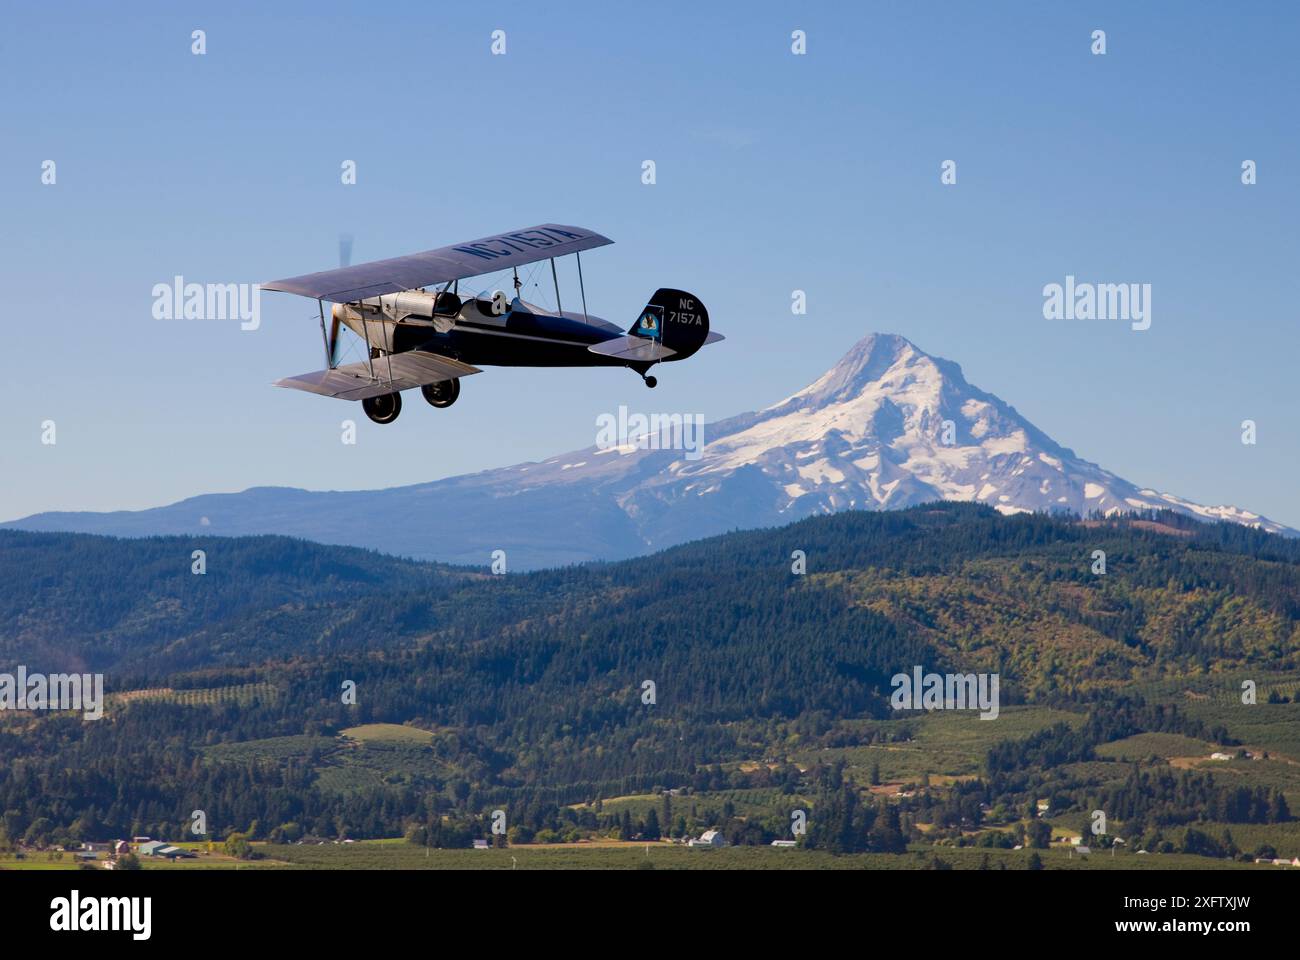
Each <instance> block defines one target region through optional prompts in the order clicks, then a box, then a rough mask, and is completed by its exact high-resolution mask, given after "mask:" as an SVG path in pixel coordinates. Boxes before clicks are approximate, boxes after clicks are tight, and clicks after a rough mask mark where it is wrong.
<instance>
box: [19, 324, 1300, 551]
mask: <svg viewBox="0 0 1300 960" xmlns="http://www.w3.org/2000/svg"><path fill="white" fill-rule="evenodd" d="M704 440H705V441H706V442H705V444H704V445H703V448H702V450H699V451H698V452H699V454H700V455H699V456H698V458H694V457H692V456H687V455H686V454H685V453H684V452H683V451H682V450H681V449H677V450H671V449H654V448H653V445H650V446H649V447H648V448H645V449H642V445H638V444H636V443H627V444H624V445H623V446H621V447H619V446H606V447H603V448H602V447H589V448H587V449H585V450H579V451H575V452H573V453H569V454H565V455H563V456H559V457H554V458H552V459H549V460H546V461H543V462H541V463H525V464H519V465H517V466H512V467H504V468H500V469H497V470H489V471H485V472H482V473H477V474H470V475H465V476H461V477H452V478H449V479H446V480H438V481H434V482H432V483H425V484H417V485H414V486H408V487H396V488H391V489H388V490H373V491H359V492H351V493H340V492H328V493H326V492H322V493H314V492H308V491H302V490H291V489H276V488H257V489H254V490H248V491H245V492H243V493H240V494H225V495H210V496H206V497H196V498H192V499H191V500H186V501H182V502H181V503H177V504H173V505H171V506H167V507H161V508H157V509H153V510H144V511H138V512H135V513H109V514H92V513H63V514H38V515H36V516H34V517H28V518H26V519H25V520H20V521H15V522H14V523H12V524H8V526H15V527H22V528H24V529H32V530H78V531H83V532H94V533H112V534H118V535H126V536H139V535H146V534H160V533H198V532H202V533H206V534H226V535H235V534H249V533H283V534H289V535H293V536H301V537H305V538H307V539H312V540H318V541H321V542H326V543H342V544H351V545H356V546H365V547H373V548H375V549H380V550H385V551H388V552H393V553H400V554H405V555H410V556H416V557H426V558H431V559H438V560H446V561H451V562H463V563H478V564H483V563H487V562H488V558H489V557H490V555H491V552H492V551H493V550H496V549H504V550H506V552H507V556H508V557H509V558H510V563H511V566H512V568H513V569H522V568H528V567H536V566H545V565H553V564H558V563H569V562H576V561H581V560H588V559H617V558H621V557H626V556H632V555H635V554H638V553H644V552H647V551H648V550H652V549H658V548H661V547H665V546H669V545H672V544H675V543H681V542H683V541H686V540H691V539H696V538H699V537H704V536H709V535H712V534H715V533H722V532H725V531H727V530H733V529H737V528H748V527H758V526H769V525H773V524H780V523H786V522H789V521H792V520H795V519H799V518H801V517H805V516H809V515H811V514H815V513H829V512H833V511H837V510H854V509H857V510H884V509H897V508H900V507H906V506H911V505H914V504H917V503H924V502H927V501H933V500H961V501H973V502H978V503H983V504H987V505H989V506H991V507H993V508H995V509H997V510H999V511H1000V512H1002V513H1004V514H1014V513H1020V512H1025V511H1065V512H1070V513H1074V514H1078V515H1086V514H1089V513H1093V512H1101V513H1103V514H1115V513H1121V512H1129V511H1133V510H1145V509H1154V508H1166V509H1170V510H1174V511H1177V512H1179V513H1183V514H1188V515H1191V516H1195V517H1199V518H1201V519H1205V520H1228V521H1232V522H1235V523H1241V524H1245V525H1247V526H1251V527H1258V528H1260V529H1264V530H1268V531H1270V532H1274V533H1286V534H1293V533H1294V531H1291V530H1290V529H1289V528H1287V527H1284V526H1283V525H1281V524H1279V523H1276V522H1274V521H1271V520H1268V519H1267V518H1265V517H1262V516H1259V515H1258V514H1253V513H1249V512H1247V511H1244V510H1240V509H1238V508H1236V507H1230V506H1219V507H1205V506H1200V505H1198V504H1194V503H1191V502H1189V501H1186V500H1183V499H1181V498H1178V497H1175V496H1172V495H1170V494H1165V493H1158V492H1156V491H1154V490H1149V489H1144V488H1140V487H1137V486H1135V485H1134V484H1132V483H1129V482H1128V481H1127V480H1124V479H1122V478H1120V477H1117V476H1115V475H1114V474H1113V473H1111V472H1109V471H1107V470H1104V469H1102V468H1101V467H1099V466H1097V465H1096V464H1094V463H1090V462H1088V461H1086V460H1082V459H1080V458H1079V457H1077V456H1076V455H1075V454H1074V452H1073V451H1072V450H1069V449H1067V448H1065V447H1062V446H1060V445H1059V444H1058V443H1056V442H1055V441H1054V440H1052V439H1051V438H1050V437H1048V436H1047V435H1046V434H1044V433H1043V432H1042V431H1041V430H1039V429H1038V428H1037V427H1035V426H1034V425H1033V424H1032V423H1030V422H1029V421H1028V420H1026V419H1025V418H1024V417H1022V416H1021V415H1020V414H1019V413H1017V412H1016V410H1015V408H1014V407H1012V406H1010V405H1008V404H1007V403H1005V402H1003V401H1002V400H1000V399H998V398H997V397H996V396H994V395H992V394H990V393H985V392H984V391H982V390H980V389H978V388H977V387H974V386H972V385H970V384H969V383H967V382H966V379H965V377H964V376H963V375H962V372H961V368H960V367H958V366H957V365H956V364H955V363H951V362H950V361H947V360H943V359H940V358H937V357H932V356H930V355H928V354H926V353H924V352H923V351H921V350H919V349H918V348H917V347H916V346H914V345H913V344H912V343H911V342H909V341H908V340H906V339H904V338H903V337H899V336H894V335H888V334H878V335H873V336H868V337H866V338H865V339H863V340H861V341H859V342H858V343H857V344H856V345H854V347H853V348H852V349H851V350H850V351H849V352H848V353H847V354H845V356H844V357H843V358H842V359H841V360H840V362H839V363H837V364H836V365H835V366H834V367H832V368H831V369H830V370H828V371H827V372H826V373H825V374H824V375H823V376H822V377H820V378H819V379H818V380H817V381H816V382H814V383H812V384H810V385H809V386H807V387H805V388H804V389H803V390H800V391H799V392H798V393H796V394H794V395H793V396H791V397H787V398H786V399H784V400H782V401H781V402H779V403H777V404H775V405H773V406H771V407H768V408H766V409H764V410H760V411H757V412H754V413H745V414H741V415H739V416H736V417H732V418H730V419H728V420H723V421H721V422H719V423H716V424H712V425H706V426H705V429H704Z"/></svg>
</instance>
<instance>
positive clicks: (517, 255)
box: [262, 223, 614, 303]
mask: <svg viewBox="0 0 1300 960" xmlns="http://www.w3.org/2000/svg"><path fill="white" fill-rule="evenodd" d="M613 242H614V241H613V240H611V239H609V238H608V237H603V236H601V235H600V234H599V233H596V232H595V231H593V230H588V229H586V228H585V227H570V226H566V225H564V224H560V223H544V224H541V225H540V226H536V227H529V228H527V229H526V230H515V231H513V232H511V233H499V234H497V235H496V236H493V237H484V238H483V239H482V240H471V241H470V242H469V243H458V244H455V245H454V246H450V247H439V248H438V249H437V250H426V251H425V252H424V253H412V254H409V255H407V256H405V257H393V258H392V259H391V260H375V261H373V262H371V263H359V264H356V265H355V266H351V267H340V268H339V269H337V270H322V271H321V272H320V273H309V274H306V275H305V276H301V277H290V278H288V279H287V280H272V281H271V282H270V283H264V284H262V289H263V290H283V291H285V292H286V293H296V294H299V295H300V296H304V297H311V298H312V299H313V300H329V301H330V302H331V303H352V302H354V301H356V300H365V299H367V298H369V297H378V296H380V295H382V294H385V293H400V292H401V291H403V290H414V289H416V288H417V287H424V286H431V285H433V284H436V283H447V282H448V281H451V280H461V279H464V278H465V277H477V276H480V275H481V274H485V273H495V272H496V271H497V270H505V269H509V268H510V267H519V266H523V265H524V264H526V263H533V262H535V261H537V260H546V259H548V258H550V257H563V256H566V255H567V254H570V253H578V252H580V251H582V250H590V249H591V248H592V247H603V246H605V244H607V243H613Z"/></svg>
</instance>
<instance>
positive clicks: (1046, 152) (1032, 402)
mask: <svg viewBox="0 0 1300 960" xmlns="http://www.w3.org/2000/svg"><path fill="white" fill-rule="evenodd" d="M6 24H7V25H6V31H5V33H4V35H3V37H0V54H3V57H4V61H5V64H6V70H5V71H4V75H3V77H2V78H0V84H2V85H3V88H2V92H0V135H2V136H3V141H4V149H3V150H2V151H0V218H2V220H0V222H3V225H4V230H5V233H6V237H7V239H6V243H5V246H4V253H3V258H0V279H3V287H4V290H5V295H6V300H7V303H6V307H5V312H6V315H7V316H6V323H5V332H6V333H7V337H6V341H7V343H6V352H7V363H6V364H5V371H6V375H5V376H4V377H3V379H0V404H3V410H4V413H3V415H2V416H0V476H2V477H3V481H0V491H2V493H3V496H2V497H0V519H12V518H15V517H19V516H23V515H26V514H29V513H32V512H36V511H40V510H51V509H97V510H98V509H124V508H139V507H144V506H152V505H157V504H161V503H166V502H171V501H173V500H177V499H181V498H183V497H185V496H189V495H193V494H197V493H206V492H215V491H229V490H239V489H243V488H245V487H249V486H259V485H292V486H303V487H308V488H313V489H355V488H369V487H383V486H393V485H398V484H405V483H414V482H420V481H425V480H431V479H436V478H438V477H443V476H449V475H452V474H458V473H464V472H469V471H474V470H480V469H485V468H489V467H493V466H500V465H505V464H509V463H515V462H518V461H521V460H527V459H538V458H541V457H545V456H549V455H551V454H554V453H558V452H562V451H566V450H570V449H574V448H578V447H583V446H586V445H589V444H591V443H592V442H594V436H595V418H596V417H597V415H599V414H600V413H602V412H606V411H611V410H616V409H617V408H618V405H619V404H622V403H626V404H629V405H631V406H633V408H635V409H654V410H665V411H680V412H699V413H703V414H704V415H705V417H706V419H709V420H712V419H717V418H721V417H724V416H727V415H730V414H733V413H736V412H740V411H742V410H748V409H754V408H758V407H762V406H766V405H768V404H770V403H773V402H775V401H777V400H779V399H781V398H782V397H784V396H787V395H788V394H790V393H792V392H794V391H795V390H797V389H799V388H801V387H802V386H804V385H805V384H806V383H808V382H810V381H811V380H813V379H815V378H816V377H817V376H818V375H820V373H822V372H823V371H824V370H825V369H826V368H827V367H829V366H831V365H832V364H833V363H834V362H835V361H836V360H837V359H838V358H839V357H840V356H841V355H842V354H843V353H844V352H845V351H847V350H848V348H849V347H850V346H851V345H852V344H853V343H854V342H855V341H856V340H857V339H859V338H860V337H862V336H864V335H866V334H868V333H871V332H893V333H900V334H903V335H904V336H907V337H908V338H910V339H911V340H913V341H914V342H915V343H916V344H918V345H919V346H920V347H921V348H923V349H925V350H927V351H929V352H931V353H934V354H937V355H939V356H943V357H947V358H949V359H952V360H955V361H957V362H958V363H960V364H961V365H962V367H963V369H964V371H965V373H966V375H967V378H968V379H969V380H971V382H973V383H975V384H976V385H978V386H980V387H982V388H984V389H986V390H989V391H991V392H993V393H996V394H997V395H999V396H1001V397H1002V398H1003V399H1005V400H1007V401H1008V402H1010V403H1012V404H1013V405H1015V406H1016V407H1017V408H1018V409H1019V410H1020V411H1021V412H1022V413H1023V414H1025V415H1026V416H1027V417H1029V418H1030V419H1031V420H1032V421H1034V422H1035V423H1036V424H1037V425H1038V426H1040V427H1041V428H1042V429H1044V430H1045V431H1046V432H1047V433H1049V434H1050V435H1052V436H1053V437H1054V438H1055V439H1056V440H1058V441H1059V442H1061V443H1063V444H1064V445H1066V446H1069V447H1072V448H1073V449H1074V450H1075V451H1076V452H1077V453H1079V454H1080V455H1081V456H1083V457H1086V458H1087V459H1090V460H1094V461H1097V462H1099V463H1101V464H1102V465H1103V466H1105V467H1106V468H1108V469H1110V470H1112V471H1114V472H1116V473H1118V474H1119V475H1121V476H1123V477H1125V478H1126V479H1129V480H1132V481H1133V482H1135V483H1138V484H1142V485H1146V486H1153V487H1156V488H1159V489H1162V490H1167V491H1169V492H1173V493H1176V494H1178V495H1180V496H1183V497H1187V498H1189V499H1193V500H1196V501H1199V502H1203V503H1211V504H1218V503H1234V504H1237V505H1240V506H1242V507H1246V508H1248V509H1251V510H1255V511H1258V512H1262V513H1265V514H1267V515H1269V516H1271V517H1273V518H1274V519H1277V520H1280V521H1282V522H1284V523H1288V524H1290V525H1292V526H1297V527H1300V502H1297V500H1296V496H1295V493H1296V479H1295V478H1296V474H1297V467H1298V466H1300V437H1298V436H1297V426H1298V425H1300V423H1298V416H1300V415H1298V414H1297V401H1296V396H1297V392H1296V387H1295V383H1296V376H1295V367H1296V357H1297V356H1298V355H1300V349H1298V348H1300V323H1298V322H1297V321H1300V316H1298V315H1297V314H1298V313H1300V307H1298V306H1297V304H1300V296H1298V293H1300V290H1298V289H1297V288H1298V287H1300V271H1297V270H1296V267H1295V259H1296V252H1297V242H1296V223H1297V211H1298V210H1300V186H1298V185H1297V176H1296V174H1297V169H1300V149H1298V148H1300V123H1297V119H1298V117H1297V112H1298V111H1297V106H1296V96H1295V93H1296V91H1297V90H1298V89H1300V66H1297V61H1296V58H1295V56H1294V49H1295V44H1296V39H1297V33H1298V31H1297V27H1298V26H1300V14H1297V12H1296V8H1295V7H1293V6H1291V5H1287V4H1282V3H1259V4H1252V5H1249V6H1248V7H1246V8H1245V9H1237V8H1234V7H1233V6H1230V5H1226V4H1201V3H1187V2H1182V3H1143V4H1127V3H1125V4H1105V3H1089V4H1083V3H1070V4H1066V3H997V4H980V5H975V4H967V3H957V2H952V3H942V4H927V3H882V4H876V3H844V4H838V3H809V4H799V5H795V4H775V3H772V4H745V5H744V7H743V8H724V7H723V6H722V5H721V4H704V3H671V2H668V3H656V4H653V5H649V6H644V5H637V6H630V5H627V6H625V5H619V6H618V7H617V8H615V7H614V5H611V4H595V3H592V4H582V3H565V4H561V5H539V4H526V3H519V4H502V3H499V4H481V3H475V4H437V5H434V4H427V3H410V4H406V3H393V4H384V3H373V4H360V3H357V4H330V3H320V2H315V3H310V4H306V3H304V4H292V3H276V4H252V3H248V4H238V3H234V4H219V5H217V4H213V5H195V6H192V7H188V6H187V5H184V4H173V3H168V4H162V3H159V4H114V5H111V6H110V5H103V4H62V5H58V6H57V7H56V6H55V5H47V4H41V5H38V4H24V5H22V6H20V7H16V8H14V9H11V10H9V11H7V12H6ZM195 29H203V30H204V31H206V38H207V53H206V55H204V56H194V55H192V54H191V52H190V47H191V31H193V30H195ZM496 29H501V30H504V31H506V42H507V53H506V55H505V56H493V55H492V54H491V52H490V43H491V39H490V35H491V33H492V31H493V30H496ZM795 29H803V30H804V31H806V33H807V38H808V39H807V44H808V52H807V54H806V55H805V56H794V55H792V54H791V52H790V34H791V31H792V30H795ZM1095 29H1103V30H1105V31H1106V34H1107V53H1106V55H1105V56H1093V55H1092V54H1091V53H1090V49H1089V48H1090V43H1091V40H1090V34H1091V33H1092V31H1093V30H1095ZM50 159H52V160H54V161H55V162H56V164H57V183H56V184H55V185H53V186H47V185H43V184H42V183H41V164H42V162H43V161H45V160H50ZM646 159H653V160H654V161H655V162H656V165H657V183H656V184H655V185H653V186H646V185H643V184H642V183H641V176H640V175H641V164H642V161H643V160H646ZM947 159H952V160H955V161H956V162H957V174H958V179H957V184H956V185H955V186H951V187H948V186H942V185H941V184H940V182H939V168H940V164H941V162H942V161H944V160H947ZM1246 159H1250V160H1254V161H1256V163H1257V164H1258V180H1259V182H1258V184H1257V185H1255V186H1251V187H1245V186H1243V185H1242V184H1241V181H1240V171H1241V162H1242V161H1243V160H1246ZM344 160H355V161H356V164H357V183H356V185H355V186H344V185H343V184H341V182H340V164H341V163H342V162H343V161H344ZM545 221H557V222H561V223H573V224H581V225H585V226H589V227H591V228H594V229H596V230H599V231H601V232H603V233H605V234H607V235H608V236H610V237H612V238H613V239H614V240H615V241H616V244H615V245H614V246H612V247H607V248H604V249H602V250H599V251H594V252H593V253H591V254H590V255H589V256H588V257H584V261H583V263H584V268H585V273H586V285H587V300H588V304H589V306H590V309H591V311H592V312H593V313H597V314H599V315H601V316H604V317H606V318H607V319H610V320H612V321H614V322H616V323H618V324H619V325H620V326H624V325H627V324H630V323H631V321H632V320H633V319H634V318H635V315H636V312H637V311H638V310H639V308H640V307H641V305H642V304H643V303H644V302H645V300H646V298H647V296H648V295H649V294H650V293H651V292H652V291H653V290H654V289H655V288H656V287H657V286H660V285H670V286H678V287H682V288H685V289H688V290H691V291H693V292H695V293H697V294H698V295H699V296H700V297H701V298H703V299H704V300H705V302H706V303H707V304H708V305H709V308H710V312H711V316H712V322H713V326H714V328H715V329H718V330H720V331H722V332H724V333H725V334H726V335H727V337H728V340H727V342H726V343H725V344H723V345H721V346H719V347H713V348H710V349H709V350H707V351H704V352H702V353H701V354H700V355H699V356H698V357H696V358H694V359H693V360H691V361H690V362H687V363H682V364H675V365H671V366H668V367H665V368H663V370H662V371H661V373H660V378H659V379H660V386H659V388H658V389H657V390H656V391H655V392H654V393H653V394H651V393H649V392H648V391H646V390H645V388H644V387H643V386H642V385H641V384H640V381H639V380H638V379H637V378H636V377H635V376H633V375H631V374H630V373H628V372H626V371H616V370H576V371H545V370H512V369H500V368H489V369H488V370H487V372H485V373H484V374H482V375H480V376H476V377H473V378H471V379H468V380H466V381H465V383H464V390H463V392H462V395H461V398H460V401H459V402H458V403H457V405H456V406H455V407H454V408H452V409H449V410H441V411H436V410H433V409H431V408H428V407H427V406H426V405H425V404H423V403H417V402H414V401H417V400H418V397H415V396H412V397H411V401H412V402H410V403H408V409H407V411H406V412H405V414H404V416H403V417H402V418H401V419H400V420H399V421H398V422H397V423H396V424H393V425H391V426H388V427H379V426H376V425H373V424H371V423H370V422H369V421H367V420H366V419H365V418H364V417H363V416H362V415H361V411H360V409H359V407H358V406H356V405H349V404H346V403H344V402H342V401H332V400H327V399H324V398H319V397H314V396H310V395H307V394H299V393H296V392H291V391H283V390H276V389H273V388H272V387H271V386H270V383H271V382H272V381H273V380H275V379H278V378H279V377H282V376H286V375H292V374H298V373H304V372H307V371H310V370H315V369H318V368H319V367H320V366H321V347H320V333H319V329H318V327H317V325H316V319H315V316H314V309H315V305H314V303H310V302H308V301H304V300H301V299H298V298H295V297H292V296H289V295H286V294H272V293H268V294H265V295H264V296H263V309H262V323H261V328H260V329H259V330H257V331H251V332H249V331H242V330H240V328H239V324H238V323H237V322H232V321H225V322H222V321H181V320H177V321H160V320H155V319H154V318H153V316H152V315H151V307H152V296H151V291H152V288H153V286H154V284H156V283H160V282H164V283H165V282H169V281H170V279H171V278H172V277H173V276H174V275H176V274H180V275H183V276H184V277H185V278H186V279H187V280H190V281H197V282H214V283H227V282H256V281H265V280H270V279H273V278H278V277H286V276H293V275H296V274H300V273H305V272H309V271H313V270H318V269H325V268H328V267H332V266H333V265H334V261H335V258H336V255H337V254H336V248H337V241H338V237H339V234H340V233H349V234H351V235H352V236H353V238H354V260H355V261H357V262H360V261H364V260H370V259H378V258H381V257H387V256H394V255H398V254H402V253H408V252H413V251H416V250H423V249H427V248H429V247H434V246H441V245H443V244H447V243H452V242H456V241H461V240H467V239H472V238H476V237H479V236H483V235H486V234H490V233H495V232H499V231H503V230H508V229H513V228H516V227H522V226H526V225H531V224H534V223H539V222H545ZM1067 274H1072V275H1074V276H1076V277H1078V278H1079V279H1080V280H1092V281H1096V282H1140V283H1150V284H1151V285H1152V326H1151V329H1150V330H1147V331H1145V332H1134V331H1132V330H1130V329H1129V325H1128V324H1126V323H1123V322H1119V321H1048V320H1045V319H1044V318H1043V314H1042V300H1043V298H1042V288H1043V286H1044V285H1045V284H1048V283H1053V282H1063V281H1064V278H1065V276H1066V275H1067ZM794 289H802V290H805V291H806V292H807V296H808V313H807V315H805V316H795V315H792V314H791V311H790V297H791V291H792V290H794ZM566 306H567V304H566ZM345 418H353V419H355V420H356V421H357V423H358V429H359V433H360V436H359V440H358V443H357V444H356V445H355V446H346V445H344V444H342V443H340V440H339V437H340V426H339V425H340V422H341V421H342V420H343V419H345ZM1246 418H1250V419H1254V420H1255V421H1256V422H1257V423H1258V430H1259V442H1258V444H1257V445H1256V446H1253V447H1250V446H1244V445H1242V443H1241V442H1240V423H1241V421H1242V420H1243V419H1246ZM45 420H53V421H55V423H56V425H57V427H56V429H57V440H58V442H57V444H56V445H54V446H47V445H42V444H41V442H40V438H41V424H42V422H43V421H45Z"/></svg>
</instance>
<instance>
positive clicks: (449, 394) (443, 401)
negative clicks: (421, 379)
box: [420, 377, 460, 409]
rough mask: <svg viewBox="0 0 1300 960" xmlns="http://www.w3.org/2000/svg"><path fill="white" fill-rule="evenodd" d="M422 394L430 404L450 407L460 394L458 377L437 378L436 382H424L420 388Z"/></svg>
mask: <svg viewBox="0 0 1300 960" xmlns="http://www.w3.org/2000/svg"><path fill="white" fill-rule="evenodd" d="M420 392H421V393H422V394H424V399H426V400H428V401H429V403H430V405H432V406H435V407H438V408H439V409H441V408H443V407H450V406H451V405H452V404H453V403H455V402H456V398H457V397H459V396H460V377H455V378H453V379H451V380H439V381H438V382H437V383H426V384H425V385H424V386H422V387H421V388H420Z"/></svg>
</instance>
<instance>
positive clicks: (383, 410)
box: [361, 393, 402, 423]
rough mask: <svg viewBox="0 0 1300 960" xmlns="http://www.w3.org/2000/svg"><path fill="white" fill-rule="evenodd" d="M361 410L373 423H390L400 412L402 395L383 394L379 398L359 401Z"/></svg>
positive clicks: (367, 398)
mask: <svg viewBox="0 0 1300 960" xmlns="http://www.w3.org/2000/svg"><path fill="white" fill-rule="evenodd" d="M361 409H362V410H364V411H365V412H366V416H367V417H369V418H370V419H371V420H373V421H375V423H392V422H393V421H394V420H396V419H397V415H398V414H399V413H401V412H402V395H401V394H400V393H385V394H384V395H382V396H379V397H366V398H365V399H364V400H362V401H361Z"/></svg>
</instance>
